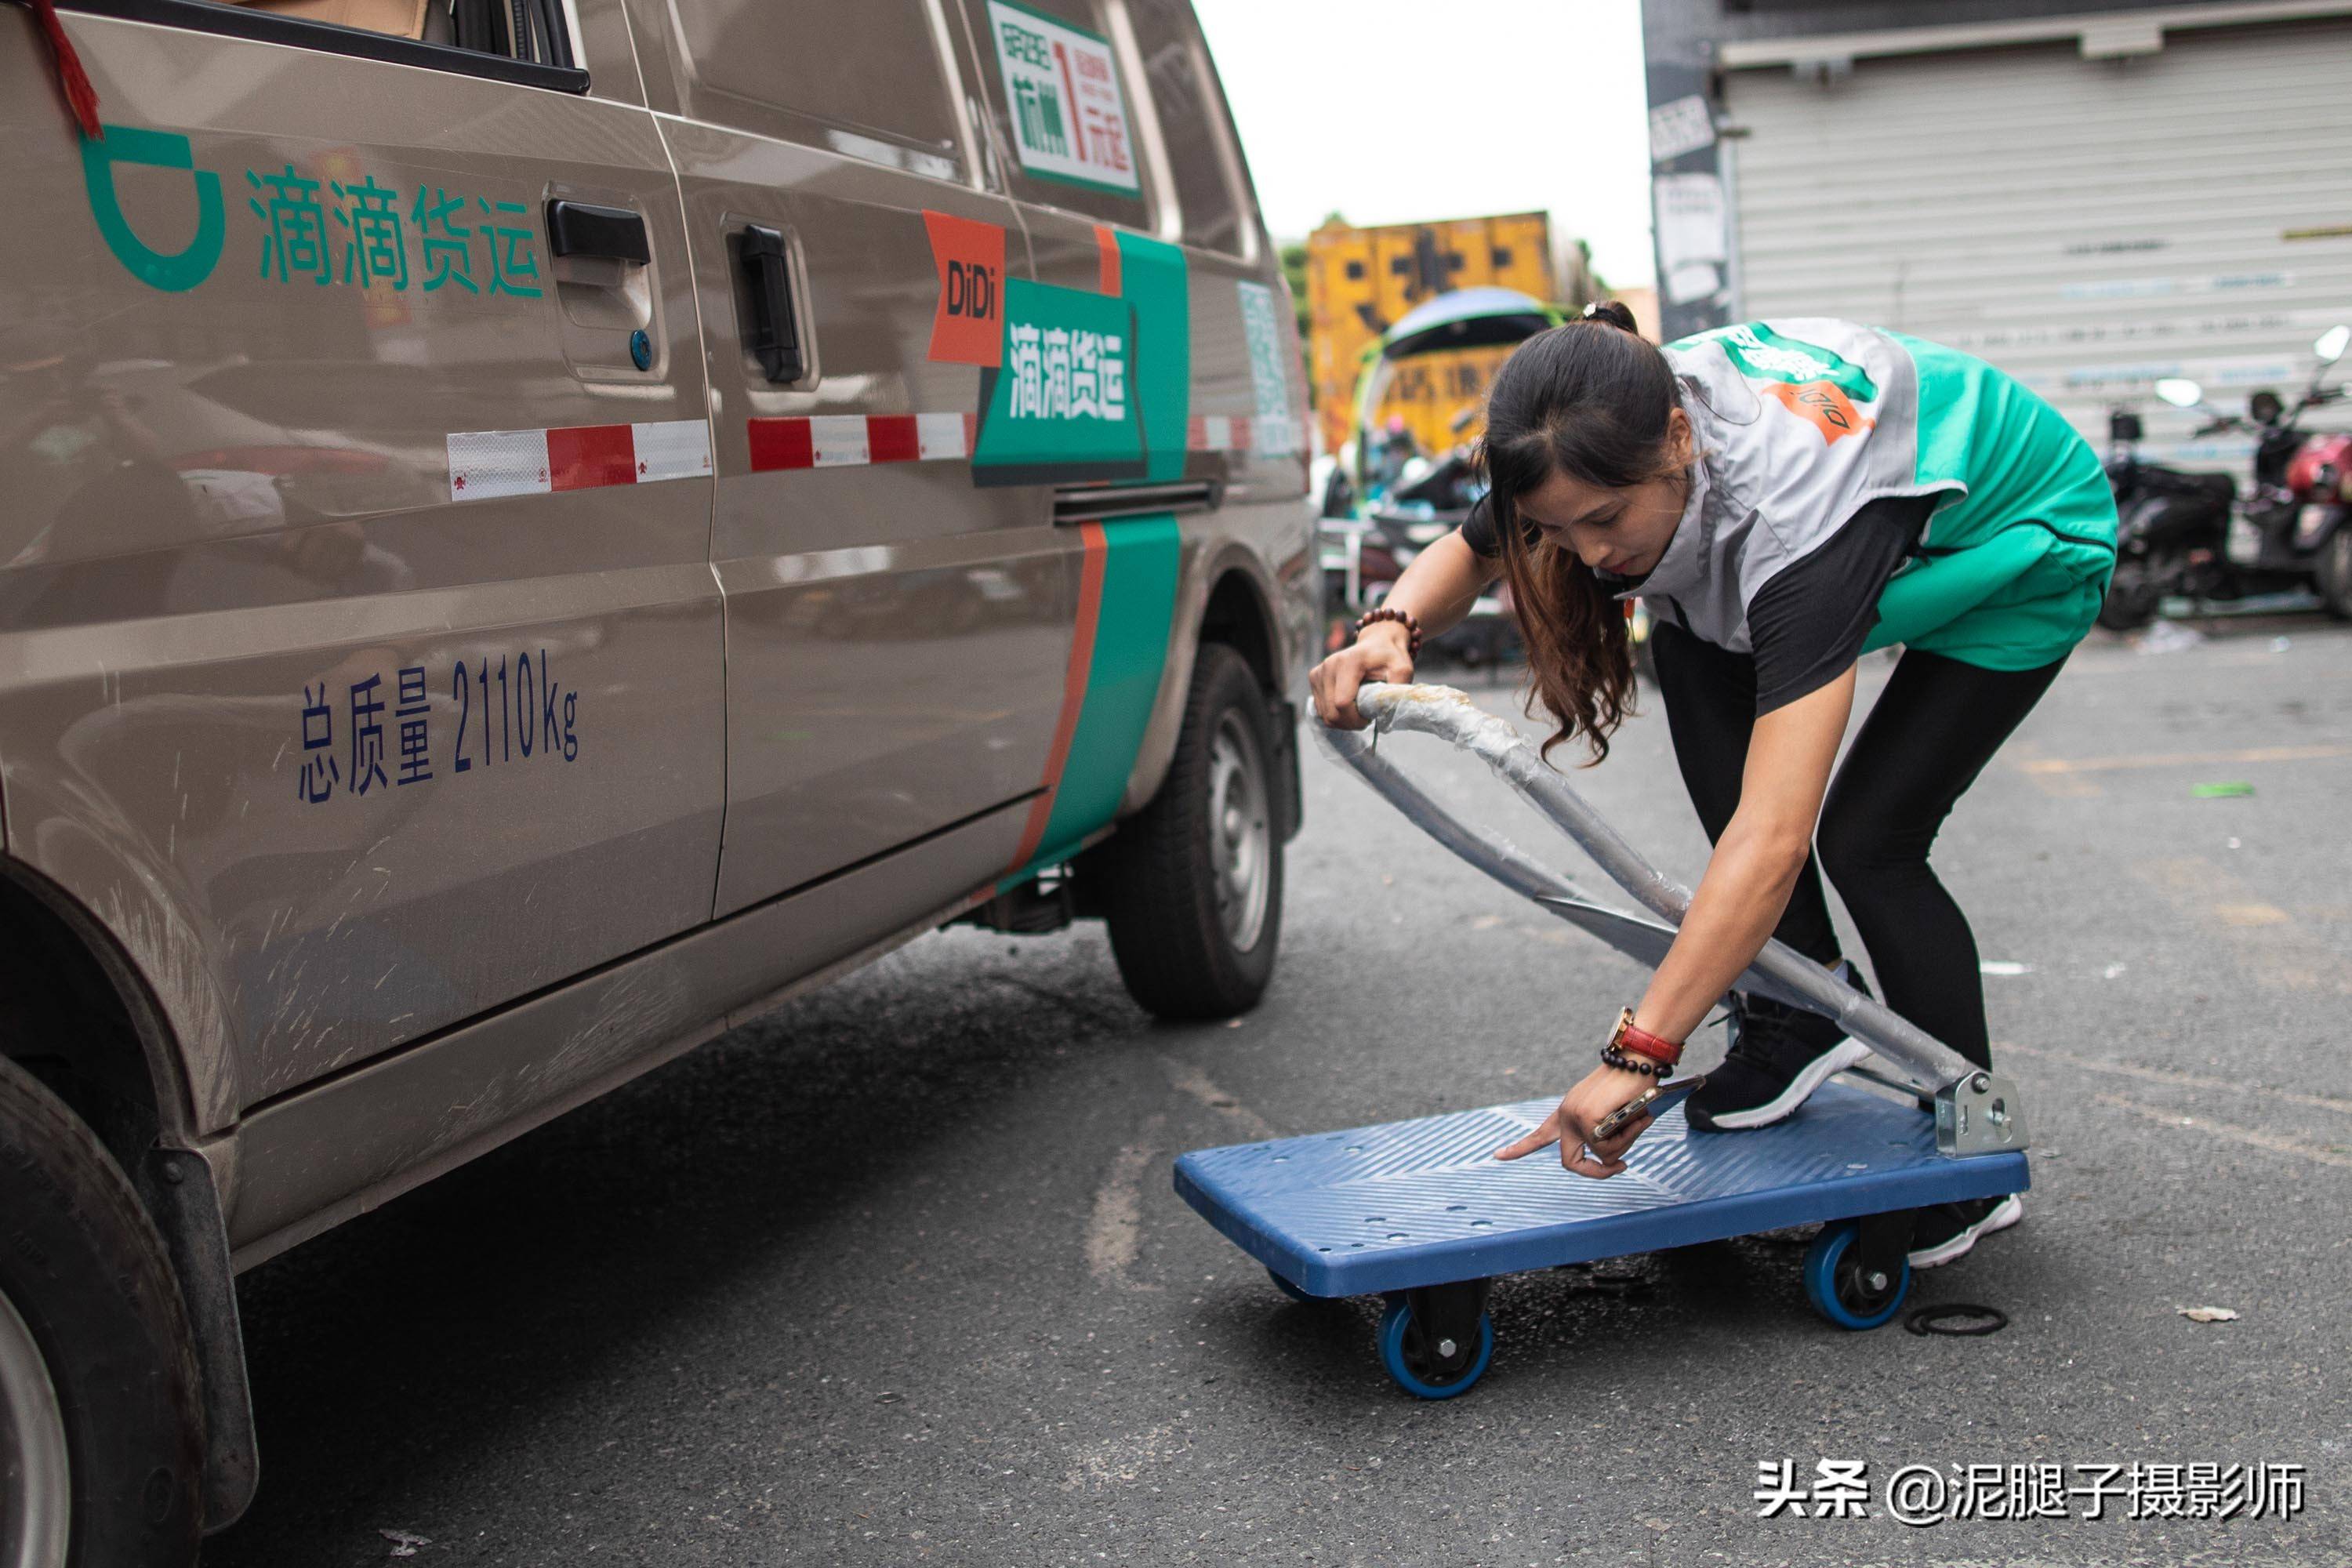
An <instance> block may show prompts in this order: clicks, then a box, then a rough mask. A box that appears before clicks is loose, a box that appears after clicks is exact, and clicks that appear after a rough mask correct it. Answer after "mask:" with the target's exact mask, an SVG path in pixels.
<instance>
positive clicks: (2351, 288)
mask: <svg viewBox="0 0 2352 1568" xmlns="http://www.w3.org/2000/svg"><path fill="white" fill-rule="evenodd" d="M2347 66H2352V25H2347V24H2346V23H2342V22H2334V23H2326V24H2306V25H2294V26H2261V27H2236V28H2214V29H2210V30H2203V31H2197V32H2190V33H2178V34H2174V35H2172V36H2170V37H2168V38H2167V40H2166V43H2165V47H2164V48H2163V49H2162V50H2161V52H2159V53H2156V54H2151V55H2140V56H2133V57H2128V58H2121V59H2084V58H2082V57H2081V55H2080V53H2079V52H2078V51H2077V50H2076V49H2075V48H2074V47H2073V46H2071V45H2068V46H2034V47H2011V48H1991V49H1978V50H1970V51H1967V52H1956V53H1949V54H1937V55H1915V56H1899V57H1895V58H1875V59H1874V58H1866V59H1863V60H1860V61H1858V62H1856V63H1855V64H1854V66H1853V70H1852V73H1851V75H1848V76H1844V77H1843V78H1840V79H1835V80H1833V81H1831V82H1830V83H1828V84H1827V85H1822V84H1820V83H1817V82H1815V81H1811V80H1806V79H1800V78H1799V77H1798V76H1797V75H1796V74H1795V73H1792V72H1791V71H1790V70H1788V69H1786V68H1779V69H1769V70H1768V69H1751V70H1742V71H1735V72H1732V73H1730V75H1729V77H1728V79H1727V83H1726V87H1725V96H1726V103H1727V110H1728V114H1729V120H1730V121H1731V123H1732V125H1733V126H1735V127H1737V128H1738V130H1737V131H1735V132H1734V137H1735V139H1734V140H1733V141H1732V142H1731V143H1730V146H1729V148H1728V149H1727V151H1728V152H1729V153H1731V154H1732V155H1731V157H1730V158H1729V159H1728V160H1727V162H1728V163H1730V165H1731V167H1730V170H1729V173H1730V175H1731V191H1732V196H1733V200H1734V202H1735V203H1736V206H1737V213H1738V216H1737V224H1738V258H1737V262H1736V270H1735V274H1734V277H1735V279H1736V284H1737V287H1738V310H1739V311H1740V313H1742V314H1743V315H1745V316H1748V317H1759V316H1787V315H1836V316H1844V317H1848V318H1851V319H1853V320H1858V321H1871V322H1874V323H1878V324H1882V325H1886V326H1893V327H1898V328H1900V329H1901V330H1903V331H1909V332H1916V333H1917V334H1918V335H1920V336H1922V337H1926V338H1931V339H1934V340H1936V341H1937V342H1944V343H1948V344H1950V345H1951V346H1953V347H1954V348H1959V349H1965V350H1968V351H1969V353H1976V354H1979V355H1981V356H1982V357H1984V358H1986V359H1988V360H1990V361H1992V362H1993V363H1996V364H1998V365H2000V366H2001V367H2002V368H2003V369H2005V370H2007V371H2009V372H2010V373H2011V374H2013V375H2016V376H2017V377H2019V378H2020V379H2021V380H2022V381H2023V382H2025V383H2026V384H2028V385H2030V386H2032V387H2033V388H2034V390H2035V391H2037V392H2039V393H2041V394H2042V395H2043V396H2044V397H2047V398H2048V399H2050V401H2051V402H2053V404H2055V405H2057V406H2058V407H2059V408H2060V409H2062V410H2063V411H2064V412H2065V414H2066V415H2067V416H2068V417H2069V418H2071V419H2072V420H2074V424H2075V425H2076V426H2077V427H2078V428H2080V429H2081V430H2082V431H2083V432H2084V434H2085V435H2086V436H2089V437H2091V438H2092V439H2093V440H2094V441H2095V442H2098V443H2100V444H2102V445H2104V443H2105V438H2106V413H2107V409H2108V407H2109V406H2110V405H2113V404H2115V403H2117V402H2124V403H2128V404H2130V405H2133V406H2135V407H2137V408H2139V409H2140V410H2141V412H2142V414H2143V415H2144V416H2145V417H2146V419H2147V434H2148V437H2149V439H2148V442H2147V446H2146V447H2144V448H2143V450H2144V452H2145V454H2146V455H2147V456H2148V457H2150V458H2158V459H2159V460H2173V461H2179V462H2182V463H2185V464H2188V465H2189V466H2193V467H2223V466H2227V467H2238V466H2240V465H2241V464H2242V460H2243V458H2244V457H2245V455H2246V454H2247V453H2248V452H2249V451H2250V450H2251V446H2250V444H2249V443H2247V442H2245V441H2244V440H2242V439H2239V438H2235V437H2223V438H2212V439H2206V440H2201V441H2192V440H2191V439H2190V438H2189V432H2190V431H2191V429H2192V428H2193V427H2194V426H2195V425H2196V424H2197V423H2198V422H2199V421H2198V420H2197V419H2196V418H2194V417H2192V416H2189V415H2187V414H2182V413H2179V412H2177V411H2175V410H2173V409H2171V408H2168V407H2167V406H2166V405H2163V404H2161V403H2158V401H2157V400H2156V399H2155V397H2154V395H2153V392H2152V386H2153V383H2154V382H2155V381H2156V380H2157V379H2158V377H2162V376H2170V375H2185V376H2192V377H2195V378H2196V379H2198V380H2200V381H2201V382H2203V383H2204V384H2205V386H2206V389H2207V395H2208V396H2209V397H2210V398H2211V399H2212V400H2213V401H2214V402H2215V403H2217V404H2219V405H2221V406H2223V407H2225V408H2229V409H2231V410H2232V411H2233V412H2234V411H2239V410H2242V408H2243V407H2244V399H2245V395H2246V394H2247V393H2249V392H2251V391H2252V390H2253V389H2254V388H2256V387H2263V386H2268V387H2273V388H2276V389H2278V390H2279V391H2280V392H2281V393H2283V394H2284V395H2293V394H2294V392H2296V391H2299V390H2300V389H2301V387H2302V386H2303V384H2304V383H2305V379H2306V378H2307V377H2308V376H2309V374H2310V373H2311V370H2312V366H2313V360H2312V356H2311V342H2312V340H2313V339H2314V338H2315V337H2317V336H2318V335H2319V334H2320V332H2322V331H2325V330H2326V328H2327V327H2329V326H2331V325H2333V324H2335V323H2336V321H2352V91H2347V90H2346V82H2347ZM1740 131H1744V132H1745V134H1744V135H1741V134H1739V133H1738V132H1740ZM2345 369H2346V371H2347V373H2352V362H2347V366H2346V367H2345ZM2344 414H2345V410H2344V409H2343V408H2341V407H2338V408H2331V409H2325V410H2321V411H2319V416H2318V417H2317V418H2315V419H2314V420H2312V421H2310V423H2311V424H2312V425H2313V426H2327V425H2331V424H2334V425H2340V424H2343V423H2345V422H2346V421H2345V418H2344Z"/></svg>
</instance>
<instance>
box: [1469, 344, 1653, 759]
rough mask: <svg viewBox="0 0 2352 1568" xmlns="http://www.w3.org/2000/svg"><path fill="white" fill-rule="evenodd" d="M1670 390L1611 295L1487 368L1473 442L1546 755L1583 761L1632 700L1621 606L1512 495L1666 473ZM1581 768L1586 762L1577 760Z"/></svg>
mask: <svg viewBox="0 0 2352 1568" xmlns="http://www.w3.org/2000/svg"><path fill="white" fill-rule="evenodd" d="M1676 402H1677V399H1676V397H1675V377H1674V372H1673V370H1672V369H1671V368H1670V367H1669V366H1668V365H1667V363H1666V359H1665V356H1664V354H1662V353H1659V352H1658V350H1657V349H1656V348H1655V347H1654V345H1652V344H1651V343H1649V342H1646V341H1644V340H1643V338H1642V337H1641V336H1640V335H1639V334H1638V333H1637V332H1636V331H1635V330H1634V326H1633V312H1632V311H1630V310H1626V309H1625V307H1624V306H1622V305H1620V304H1617V303H1615V302H1613V301H1612V302H1611V303H1608V304H1604V305H1601V306H1598V307H1596V308H1594V309H1593V310H1591V311H1590V312H1588V313H1587V315H1586V316H1585V318H1584V319H1583V320H1582V321H1571V322H1570V323H1568V324H1567V325H1566V326H1560V327H1554V328H1552V329H1551V330H1549V331H1543V332H1538V333H1537V334H1536V335H1535V336H1534V337H1532V338H1529V339H1528V341H1527V342H1524V343H1521V344H1520V345H1519V346H1518V348H1517V350H1516V351H1515V352H1514V353H1512V355H1511V357H1510V358H1509V359H1508V360H1507V361H1506V362H1505V363H1504V365H1503V368H1502V369H1501V371H1499V372H1498V373H1496V377H1495V384H1494V386H1493V388H1492V390H1491V391H1489V392H1488V394H1487V395H1486V435H1485V436H1484V437H1482V438H1481V440H1480V442H1479V449H1480V458H1481V461H1482V462H1483V463H1484V465H1485V467H1486V478H1487V482H1488V483H1489V485H1490V486H1491V487H1492V489H1490V490H1489V491H1488V502H1487V504H1488V506H1489V507H1490V508H1491V510H1492V511H1493V515H1494V522H1495V530H1496V535H1497V536H1498V537H1499V538H1500V539H1501V541H1502V546H1503V574H1504V578H1505V580H1506V581H1507V582H1508V583H1509V584H1510V588H1511V607H1512V609H1513V611H1514V612H1515V613H1516V614H1517V616H1518V621H1519V633H1520V636H1521V637H1524V638H1525V639H1526V642H1527V645H1528V681H1529V685H1530V687H1531V689H1530V691H1529V693H1528V713H1529V714H1533V713H1534V712H1535V708H1536V703H1537V702H1538V700H1540V701H1541V702H1542V703H1543V705H1544V707H1545V708H1546V709H1548V710H1549V711H1550V713H1551V717H1552V719H1553V721H1554V722H1556V723H1557V724H1558V725H1559V729H1558V730H1557V731H1554V732H1553V733H1552V735H1551V737H1550V738H1549V739H1548V740H1546V741H1545V742H1544V743H1543V752H1544V755H1546V756H1547V757H1549V755H1550V754H1551V749H1552V748H1553V747H1554V746H1557V745H1559V743H1560V742H1562V741H1565V740H1568V739H1569V738H1570V737H1571V736H1576V735H1581V736H1582V737H1584V742H1585V744H1586V746H1587V747H1589V748H1590V749H1591V753H1592V755H1591V762H1593V763H1598V762H1600V761H1601V759H1602V758H1604V757H1606V756H1607V755H1608V754H1609V737H1610V735H1611V734H1612V732H1613V731H1615V730H1616V728H1617V726H1618V725H1619V724H1621V723H1622V722H1623V721H1624V719H1625V715H1626V714H1627V713H1629V712H1631V711H1632V710H1633V650H1632V648H1631V647H1630V646H1629V644H1628V641H1627V638H1626V635H1625V607H1624V605H1621V604H1619V603H1618V602H1617V600H1616V598H1615V597H1614V595H1612V592H1611V590H1610V589H1609V587H1608V586H1607V585H1606V584H1603V583H1602V582H1601V579H1600V578H1599V577H1597V576H1595V575H1594V574H1593V572H1592V569H1591V567H1589V566H1587V565H1585V563H1583V562H1582V561H1580V560H1579V559H1578V558H1577V554H1576V552H1575V551H1573V550H1571V549H1570V548H1569V546H1568V543H1567V542H1566V540H1564V539H1559V538H1556V537H1554V536H1552V535H1551V534H1549V533H1547V532H1545V531H1541V530H1538V529H1534V528H1529V527H1525V526H1523V525H1522V524H1521V523H1520V521H1519V507H1518V501H1519V498H1520V497H1521V496H1523V495H1526V494H1527V493H1528V492H1529V491H1530V490H1535V489H1540V488H1541V487H1542V486H1543V485H1544V483H1545V482H1546V481H1548V480H1549V479H1550V478H1551V477H1552V476H1553V475H1554V474H1566V475H1568V476H1569V477H1570V478H1571V479H1577V480H1580V481H1581V482H1583V483H1585V484H1589V485H1599V486H1601V487H1603V488H1605V489H1623V488H1624V487H1626V486H1628V485H1636V484H1640V483H1642V482H1643V481H1644V480H1646V479H1661V478H1664V477H1665V476H1667V475H1669V474H1672V473H1675V472H1676V471H1677V469H1676V468H1675V463H1674V460H1673V457H1672V450H1671V447H1670V444H1669V441H1668V432H1669V426H1670V420H1669V416H1671V415H1672V413H1673V411H1674V409H1675V405H1676ZM1588 765H1589V764H1588Z"/></svg>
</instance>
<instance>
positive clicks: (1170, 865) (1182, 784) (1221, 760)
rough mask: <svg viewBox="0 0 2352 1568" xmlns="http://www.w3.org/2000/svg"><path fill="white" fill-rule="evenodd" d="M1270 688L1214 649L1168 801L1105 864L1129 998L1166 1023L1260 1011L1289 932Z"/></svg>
mask: <svg viewBox="0 0 2352 1568" xmlns="http://www.w3.org/2000/svg"><path fill="white" fill-rule="evenodd" d="M1275 755H1276V745H1275V736H1274V726H1273V720H1272V716H1271V714H1270V711H1269V708H1268V704H1267V702H1266V698H1265V691H1264V690H1263V689H1260V688H1259V686H1258V683H1257V677H1256V676H1255V674H1253V673H1252V672H1251V670H1250V667H1249V665H1248V663H1247V662H1246V661H1245V660H1244V659H1243V658H1242V657H1241V655H1239V654H1237V653H1235V652H1234V650H1233V649H1232V648H1229V647H1225V646H1224V645H1223V644H1222V643H1203V644H1202V645H1201V651H1200V655H1199V657H1198V658H1197V659H1196V660H1195V661H1194V663H1193V666H1192V689H1191V691H1190V692H1189V693H1188V694H1187V696H1186V698H1185V700H1184V725H1183V729H1182V730H1181V731H1179V733H1178V736H1177V741H1176V754H1175V756H1174V757H1173V758H1172V759H1171V761H1170V763H1169V765H1168V777H1167V778H1166V780H1164V781H1163V782H1162V783H1161V784H1160V793H1159V794H1158V795H1154V796H1153V797H1152V799H1151V804H1150V805H1147V806H1145V807H1144V808H1143V809H1142V810H1141V811H1140V812H1139V813H1137V814H1136V815H1135V816H1133V817H1132V818H1130V819H1129V821H1127V822H1126V823H1124V824H1122V825H1121V826H1120V827H1119V830H1118V833H1117V835H1115V836H1114V837H1112V838H1111V840H1110V841H1109V842H1108V844H1106V845H1104V846H1103V847H1102V850H1101V851H1100V852H1099V854H1098V857H1097V860H1096V862H1095V867H1094V870H1095V871H1096V874H1097V877H1098V879H1099V880H1098V883H1097V886H1098V888H1099V907H1100V908H1101V910H1102V912H1103V917H1104V920H1105V921H1106V923H1107V924H1108V926H1109V928H1110V946H1111V952H1112V955H1113V956H1114V957H1116V958H1117V959H1118V973H1119V978H1120V979H1121V980H1123V981H1125V982H1126V983H1127V989H1128V994H1129V995H1131V996H1133V997H1134V998H1135V1000H1136V1001H1137V1002H1138V1003H1139V1004H1140V1005H1142V1006H1143V1007H1144V1008H1145V1009H1147V1010H1148V1011H1150V1012H1152V1013H1156V1014H1158V1015H1159V1016H1160V1017H1163V1018H1226V1017H1231V1016H1234V1014H1236V1013H1242V1012H1246V1011H1247V1010H1248V1009H1249V1008H1251V1007H1253V1006H1255V1005H1256V1003H1257V999H1258V998H1259V997H1260V996H1261V995H1263V994H1265V986H1266V982H1267V981H1268V980H1269V979H1271V978H1272V977H1273V974H1274V955H1275V949H1276V944H1277V943H1278V942H1279V940H1280V938H1281V934H1282V832H1281V824H1280V822H1279V820H1278V816H1279V810H1280V808H1279V806H1278V805H1276V799H1277V797H1276V786H1275V774H1274V758H1275Z"/></svg>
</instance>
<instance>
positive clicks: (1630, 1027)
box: [1609, 1007, 1683, 1068]
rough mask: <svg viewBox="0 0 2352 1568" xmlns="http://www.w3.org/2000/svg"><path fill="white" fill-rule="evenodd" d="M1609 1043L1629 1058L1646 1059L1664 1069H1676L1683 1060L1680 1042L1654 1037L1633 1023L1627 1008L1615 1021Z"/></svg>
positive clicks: (1629, 1008) (1659, 1036)
mask: <svg viewBox="0 0 2352 1568" xmlns="http://www.w3.org/2000/svg"><path fill="white" fill-rule="evenodd" d="M1609 1043H1610V1044H1611V1045H1612V1046H1615V1047H1617V1048H1618V1049H1619V1050H1621V1051H1623V1052H1625V1053H1626V1054H1627V1055H1629V1056H1636V1057H1647V1058H1649V1059H1650V1060H1652V1061H1654V1062H1657V1063H1659V1064H1660V1065H1662V1066H1664V1067H1669V1068H1672V1067H1678V1066H1680V1065H1681V1063H1682V1059H1683V1047H1682V1042H1681V1041H1679V1040H1669V1039H1667V1038H1666V1037H1664V1036H1663V1035H1654V1034H1652V1033H1650V1031H1649V1030H1647V1029H1644V1028H1642V1027H1640V1026H1637V1025H1636V1024H1635V1023H1634V1022H1633V1009H1632V1008H1631V1007H1628V1008H1626V1009H1625V1011H1624V1012H1623V1013H1622V1015H1620V1016H1619V1017H1618V1019H1617V1032H1616V1033H1615V1034H1614V1035H1612V1036H1611V1037H1610V1039H1609Z"/></svg>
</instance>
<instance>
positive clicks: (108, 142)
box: [81, 125, 228, 294]
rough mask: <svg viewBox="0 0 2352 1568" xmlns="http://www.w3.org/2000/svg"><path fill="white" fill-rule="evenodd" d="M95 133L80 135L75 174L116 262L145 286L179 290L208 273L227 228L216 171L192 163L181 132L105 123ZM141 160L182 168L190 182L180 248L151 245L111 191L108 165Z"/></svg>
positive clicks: (111, 168)
mask: <svg viewBox="0 0 2352 1568" xmlns="http://www.w3.org/2000/svg"><path fill="white" fill-rule="evenodd" d="M105 130H106V135H105V137H104V138H103V139H102V140H101V139H94V138H91V137H87V136H86V137H84V138H82V143H81V179H82V184H83V186H84V187H85V188H86V189H87V190H88V191H89V211H90V216H92V217H94V218H96V219H97V220H98V232H99V233H100V235H101V236H102V237H104V238H105V240H106V247H107V248H108V249H109V250H111V251H112V252H114V259H116V260H117V261H120V262H121V263H122V265H123V266H124V267H126V268H129V269H130V271H131V276H132V277H133V278H136V279H139V281H141V282H142V283H144V284H146V285H147V286H148V287H149V288H150V289H163V290H165V291H167V292H170V293H174V294H177V293H182V292H184V291H185V290H187V289H193V288H194V287H195V286H196V285H197V284H199V283H201V282H203V281H204V280H205V279H207V278H209V277H211V276H212V275H213V268H215V266H217V265H219V262H220V256H221V244H222V242H223V241H224V240H225V239H226V237H227V234H228V215H227V214H226V211H224V210H223V208H222V205H221V182H220V176H219V175H218V174H214V173H213V172H212V171H211V170H209V169H199V168H197V167H196V166H195V152H194V148H192V147H191V146H190V145H189V144H188V139H187V138H186V137H184V136H175V135H173V134H172V133H171V132H167V131H142V130H139V129H136V128H134V127H131V126H126V125H109V126H107V127H106V128H105ZM117 163H145V164H147V165H149V166H151V167H152V168H157V169H185V170H187V171H188V172H189V174H191V175H192V176H194V180H195V183H196V233H195V237H194V238H193V239H191V240H189V241H188V243H187V246H186V247H185V248H184V249H181V250H177V251H171V252H165V251H161V250H156V249H154V248H152V247H150V246H149V245H148V244H147V242H146V241H144V240H142V239H141V238H140V237H139V236H138V234H137V233H136V232H135V231H134V230H133V229H132V228H131V220H130V219H129V218H127V217H125V216H123V214H122V203H121V199H120V198H119V197H118V196H117V195H115V190H114V165H115V164H117Z"/></svg>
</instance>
